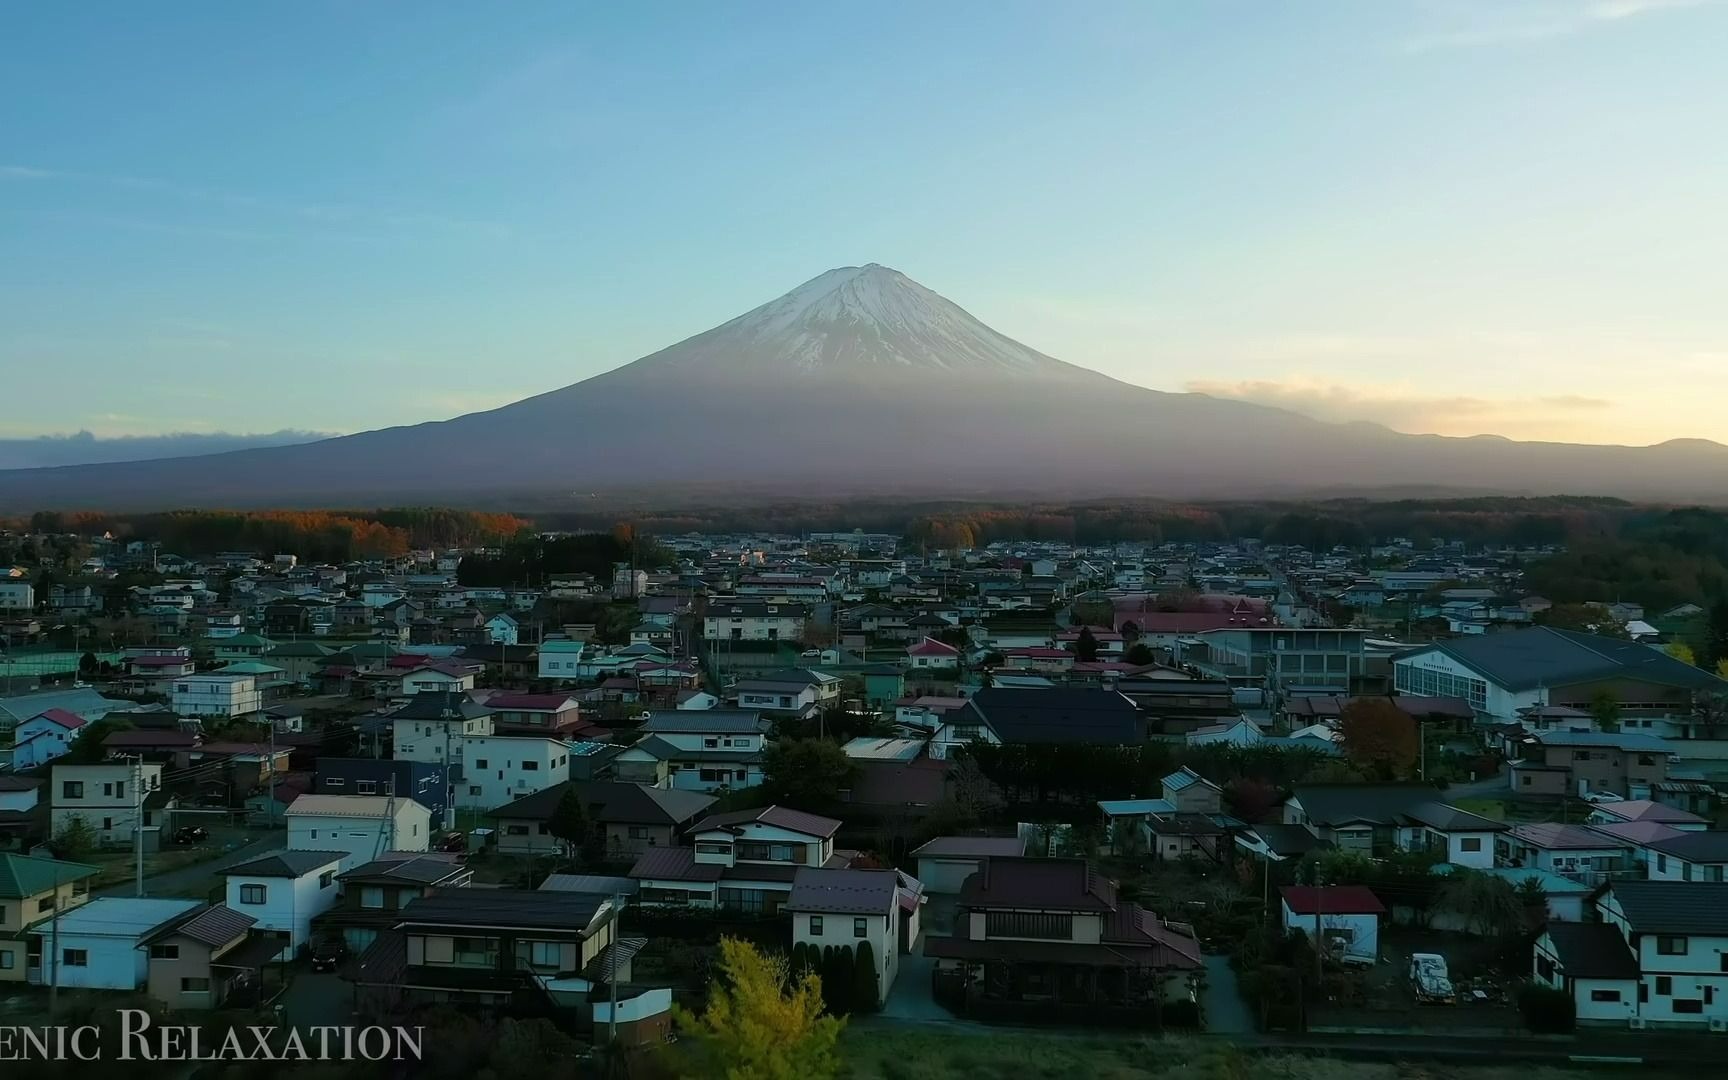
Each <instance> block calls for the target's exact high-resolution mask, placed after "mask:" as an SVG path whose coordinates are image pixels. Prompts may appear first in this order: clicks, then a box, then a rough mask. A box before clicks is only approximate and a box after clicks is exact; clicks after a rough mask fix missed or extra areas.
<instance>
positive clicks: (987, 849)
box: [912, 836, 1026, 895]
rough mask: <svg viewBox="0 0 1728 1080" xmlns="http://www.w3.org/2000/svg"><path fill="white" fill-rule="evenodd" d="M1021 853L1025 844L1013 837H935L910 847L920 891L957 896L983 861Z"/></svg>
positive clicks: (1024, 849) (1012, 856) (1023, 851)
mask: <svg viewBox="0 0 1728 1080" xmlns="http://www.w3.org/2000/svg"><path fill="white" fill-rule="evenodd" d="M1024 854H1026V845H1025V843H1023V842H1022V841H1021V840H1020V838H1019V837H1016V836H938V837H934V838H933V839H930V840H928V841H926V842H925V843H923V844H922V845H920V846H919V847H916V848H914V849H913V850H912V857H913V858H914V859H917V860H918V864H917V865H918V880H919V881H920V882H921V883H923V885H924V891H925V892H927V893H932V894H945V895H958V894H959V892H960V891H961V889H962V888H963V887H964V886H965V884H966V879H967V878H969V877H971V876H972V875H973V874H975V873H977V872H978V871H979V870H980V869H981V868H982V867H983V865H984V863H985V862H986V861H987V860H989V859H993V858H1019V857H1020V856H1022V855H1024Z"/></svg>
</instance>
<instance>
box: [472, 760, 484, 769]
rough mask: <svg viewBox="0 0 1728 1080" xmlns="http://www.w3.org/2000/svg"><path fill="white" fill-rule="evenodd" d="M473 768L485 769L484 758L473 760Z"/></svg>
mask: <svg viewBox="0 0 1728 1080" xmlns="http://www.w3.org/2000/svg"><path fill="white" fill-rule="evenodd" d="M474 767H475V768H476V769H484V768H485V767H486V759H485V758H475V759H474Z"/></svg>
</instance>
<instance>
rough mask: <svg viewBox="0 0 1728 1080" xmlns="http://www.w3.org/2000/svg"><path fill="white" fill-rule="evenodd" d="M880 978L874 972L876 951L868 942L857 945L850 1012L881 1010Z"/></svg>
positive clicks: (853, 966)
mask: <svg viewBox="0 0 1728 1080" xmlns="http://www.w3.org/2000/svg"><path fill="white" fill-rule="evenodd" d="M881 1000H882V977H881V975H880V974H879V973H878V972H877V970H876V949H875V948H874V947H873V946H872V945H871V944H870V942H869V941H867V940H866V941H860V942H859V943H858V952H857V953H856V954H854V956H853V965H852V1011H853V1012H861V1013H873V1012H875V1011H876V1010H877V1009H879V1008H881Z"/></svg>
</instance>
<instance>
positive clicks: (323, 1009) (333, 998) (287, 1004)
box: [276, 969, 354, 1028]
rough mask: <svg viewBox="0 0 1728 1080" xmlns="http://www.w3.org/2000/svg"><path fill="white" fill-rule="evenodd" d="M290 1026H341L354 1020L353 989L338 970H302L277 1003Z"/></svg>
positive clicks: (284, 1020)
mask: <svg viewBox="0 0 1728 1080" xmlns="http://www.w3.org/2000/svg"><path fill="white" fill-rule="evenodd" d="M276 1004H277V1005H278V1006H280V1007H281V1009H282V1020H283V1022H284V1023H286V1024H288V1025H290V1026H291V1027H297V1028H311V1027H340V1026H342V1025H344V1024H352V1023H354V988H353V987H352V986H350V985H348V984H347V983H345V982H343V981H342V976H340V975H337V974H336V973H335V972H317V971H309V970H305V969H302V970H299V971H297V972H295V974H294V981H293V982H291V983H289V984H288V989H287V990H286V991H284V992H283V994H282V997H281V998H280V999H279V1000H278V1001H277V1002H276Z"/></svg>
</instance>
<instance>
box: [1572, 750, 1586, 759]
mask: <svg viewBox="0 0 1728 1080" xmlns="http://www.w3.org/2000/svg"><path fill="white" fill-rule="evenodd" d="M1572 760H1573V761H1589V760H1590V751H1588V750H1574V751H1572Z"/></svg>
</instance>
